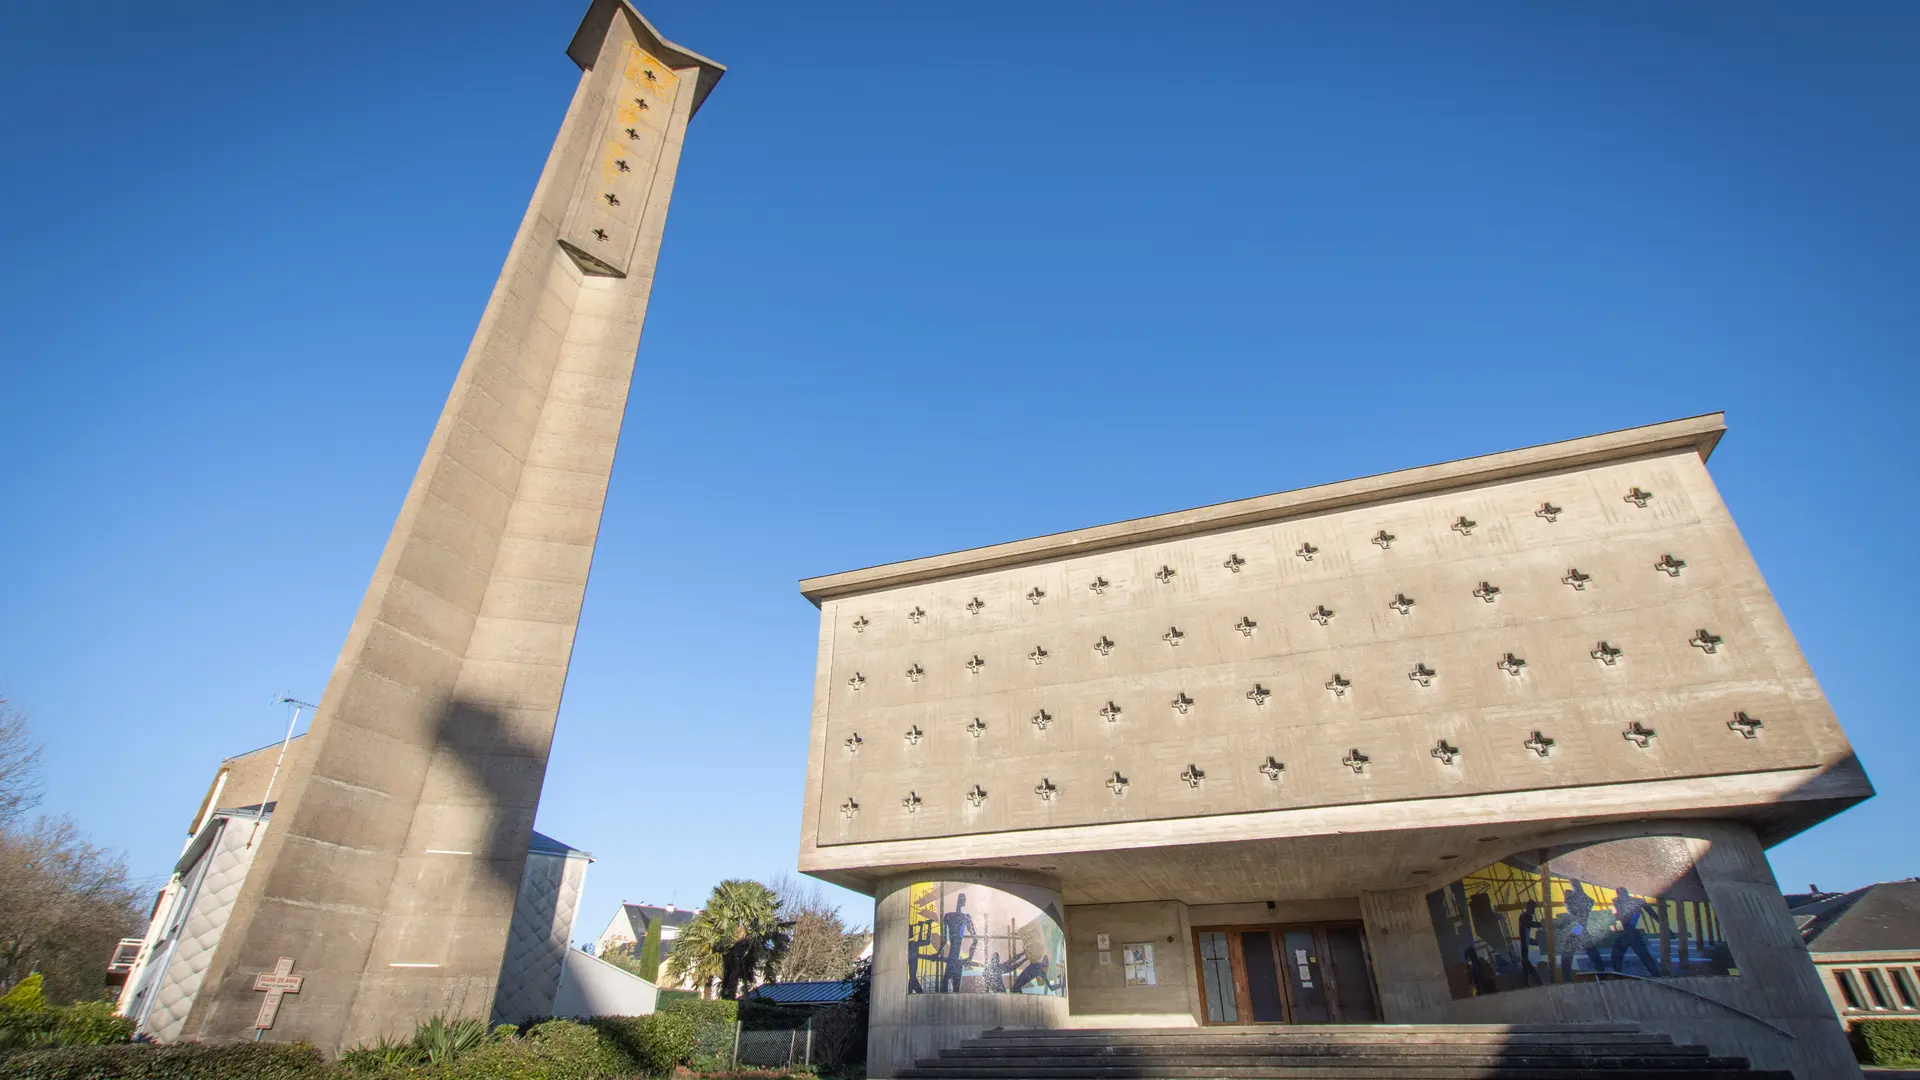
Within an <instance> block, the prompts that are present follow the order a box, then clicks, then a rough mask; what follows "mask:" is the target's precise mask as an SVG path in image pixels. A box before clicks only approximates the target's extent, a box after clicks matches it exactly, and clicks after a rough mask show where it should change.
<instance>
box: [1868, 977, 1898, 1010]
mask: <svg viewBox="0 0 1920 1080" xmlns="http://www.w3.org/2000/svg"><path fill="white" fill-rule="evenodd" d="M1860 977H1861V978H1863V979H1865V980H1866V981H1867V995H1868V996H1869V997H1871V998H1873V1007H1874V1008H1876V1009H1890V1008H1892V1007H1893V1006H1892V1004H1891V1003H1890V1002H1889V1001H1888V1000H1887V984H1886V983H1885V982H1883V981H1881V979H1880V972H1879V971H1878V970H1877V969H1875V968H1861V969H1860Z"/></svg>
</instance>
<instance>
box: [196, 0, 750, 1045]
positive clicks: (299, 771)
mask: <svg viewBox="0 0 1920 1080" xmlns="http://www.w3.org/2000/svg"><path fill="white" fill-rule="evenodd" d="M568 53H569V55H570V56H571V57H572V58H573V59H574V61H575V62H576V63H578V64H579V65H580V67H581V68H582V74H581V78H580V83H579V86H578V88H577V89H576V91H575V93H574V97H573V102H572V105H571V106H570V107H569V109H568V111H567V116H566V120H565V122H564V123H563V124H562V126H561V129H560V134H559V137H558V138H557V139H556V141H555V143H554V147H553V151H552V153H551V154H550V156H549V157H548V159H547V163H546V167H545V169H544V170H543V172H542V173H541V176H540V180H539V183H538V185H537V186H536V188H535V189H534V194H533V199H532V202H531V204H530V205H529V206H528V209H527V213H526V216H525V218H524V219H523V220H522V222H521V225H520V230H519V233H518V234H517V235H516V236H515V238H514V242H513V247H512V249H511V250H510V251H509V253H508V255H507V261H506V267H505V269H504V270H503V271H502V272H501V275H500V279H499V282H498V284H496V285H495V287H494V292H493V296H492V298H491V299H490V300H489V302H488V304H487V308H486V311H485V313H484V314H483V315H482V316H481V320H480V326H479V329H478V331H477V332H476V334H475V335H474V339H473V344H472V346H471V348H470V349H469V350H468V353H467V357H466V360H465V362H464V363H463V364H462V365H461V367H460V371H459V373H458V375H457V376H456V377H455V379H454V383H453V390H452V392H451V393H450V394H449V395H448V399H447V404H446V407H445V409H444V410H443V411H442V413H441V414H440V419H439V423H438V424H437V425H436V426H435V428H434V431H433V435H432V438H431V439H430V440H429V442H428V444H427V450H426V454H425V457H424V458H423V460H422V461H421V463H420V469H419V472H418V473H417V474H416V476H415V478H414V482H413V486H412V488H411V490H409V491H408V493H407V497H406V501H405V502H404V503H403V504H402V506H401V509H400V515H399V520H398V521H397V523H396V524H395V526H394V530H393V533H392V535H391V536H390V537H389V539H388V541H387V546H386V549H385V551H384V553H383V554H382V555H381V557H380V561H379V564H378V565H377V567H376V568H375V570H374V574H373V580H372V582H371V583H370V584H369V585H368V587H367V592H366V596H365V598H364V599H363V600H362V601H361V605H360V609H359V612H358V614H357V615H356V616H355V618H354V621H353V625H352V626H351V627H350V628H349V630H348V633H347V639H346V643H345V645H344V646H343V647H342V649H341V653H340V658H339V660H338V662H337V663H336V664H335V667H334V670H333V675H332V677H331V678H330V679H329V680H328V683H327V689H326V693H325V694H324V696H322V698H321V699H320V708H319V710H318V711H317V713H316V714H315V716H314V721H313V728H312V731H311V733H310V734H309V735H308V737H307V739H306V740H305V741H306V752H305V754H304V755H303V757H302V759H301V760H300V762H299V763H298V764H297V766H296V767H295V768H293V769H291V770H290V772H289V775H288V777H287V781H286V784H285V786H284V788H283V789H282V790H283V794H281V796H280V799H279V807H278V810H277V811H276V813H275V816H274V827H273V828H272V829H270V830H268V831H267V833H266V834H265V838H264V841H263V846H262V848H261V850H260V854H259V856H258V859H257V861H256V863H255V865H254V868H253V871H252V872H251V874H250V875H249V877H248V880H247V882H246V885H245V886H244V888H243V890H242V892H241V895H240V898H239V900H238V901H237V902H236V904H235V907H234V911H233V915H232V917H231V919H230V921H229V923H228V927H227V930H226V933H225V934H224V935H223V937H222V938H221V942H220V945H219V948H218V950H217V952H216V953H215V956H214V959H213V962H212V965H211V967H210V968H209V970H208V974H207V979H206V981H205V983H204V987H203V989H202V990H201V992H200V994H199V996H198V997H197V998H196V1000H195V1002H194V1005H193V1008H192V1011H191V1013H190V1014H189V1017H188V1020H187V1024H186V1030H185V1037H187V1038H191V1039H199V1040H222V1039H233V1038H250V1037H252V1035H253V1029H254V1017H255V1014H256V1011H257V1010H258V1007H259V1003H260V995H259V994H258V993H256V992H255V991H254V989H253V981H254V977H255V975H256V973H258V972H262V971H270V970H272V969H273V967H274V965H275V962H276V960H278V959H279V958H281V957H287V958H290V959H291V960H292V961H293V965H294V974H297V975H300V976H303V977H304V979H305V982H304V985H303V986H302V987H301V989H300V992H299V993H298V994H291V995H288V996H287V997H286V998H285V1000H284V1001H283V1002H282V1003H281V1006H280V1010H279V1015H278V1019H277V1022H276V1023H275V1024H274V1026H273V1028H272V1029H271V1030H270V1031H269V1032H267V1036H266V1037H267V1038H270V1039H273V1040H276V1041H292V1040H302V1041H307V1042H312V1043H314V1044H315V1045H317V1046H320V1047H321V1048H323V1049H327V1050H335V1051H337V1050H340V1049H344V1048H346V1047H349V1046H352V1045H354V1044H356V1043H359V1042H362V1041H365V1040H367V1039H371V1038H373V1037H375V1036H378V1035H380V1034H383V1033H384V1034H404V1033H408V1032H410V1031H411V1030H412V1028H413V1025H414V1023H415V1022H416V1021H418V1020H421V1019H424V1018H425V1017H427V1016H429V1015H431V1014H435V1013H440V1014H446V1015H450V1016H475V1017H480V1018H483V1019H484V1018H485V1017H486V1016H487V1015H488V1013H489V1011H490V1010H491V1008H492V1006H493V1001H494V997H495V991H496V987H497V985H498V981H499V974H500V970H501V963H502V958H503V954H504V951H505V945H506V939H507V932H508V926H509V923H510V921H511V919H512V916H513V909H514V897H515V893H516V891H517V890H518V887H519V885H520V881H521V877H522V872H523V870H524V865H525V861H526V857H527V842H528V838H529V835H530V833H531V830H532V827H533V817H534V810H535V808H536V806H537V805H538V803H539V798H540V787H541V783H542V781H543V779H544V777H545V773H546V765H547V751H548V748H549V746H550V744H551V742H552V738H553V728H554V721H555V717H556V715H557V713H558V710H559V706H560V693H561V688H562V686H563V685H564V683H565V680H566V673H567V663H568V660H569V658H570V656H571V654H572V650H573V636H574V632H575V630H576V628H577V626H578V624H579V617H580V605H581V600H582V596H583V594H584V592H585V589H586V582H587V571H588V568H589V566H590V565H591V563H592V560H593V551H594V542H595V539H596V537H597V535H598V532H599V527H600V514H601V508H602V505H603V503H604V501H605V498H606V490H607V480H608V477H609V475H610V474H611V471H612V468H613V456H614V449H615V447H616V445H617V443H618V441H619V437H620V426H621V421H622V419H623V417H624V415H625V410H626V404H627V393H628V389H629V387H630V385H631V383H632V378H633V365H634V358H635V350H636V349H637V348H638V346H639V342H640V329H641V324H642V322H643V320H644V319H645V317H646V309H647V301H648V297H649V294H650V293H651V290H652V285H653V272H654V266H655V264H656V262H657V260H658V254H659V247H660V240H661V236H662V233H663V230H664V229H665V226H666V215H667V206H668V202H669V200H670V199H671V197H672V193H673V183H674V177H675V173H676V170H677V167H678V164H679V159H680V149H681V144H682V141H683V140H684V137H685V134H686V128H687V123H688V120H689V119H690V118H691V116H692V115H693V111H694V109H695V108H696V107H697V106H698V104H699V102H700V101H701V99H702V98H704V96H705V94H706V93H707V91H709V90H710V89H711V88H712V86H713V83H714V82H715V81H716V80H717V79H718V78H719V76H720V73H721V71H722V69H721V68H720V67H719V65H717V64H714V63H713V62H712V61H709V60H706V59H704V58H702V57H700V56H698V55H697V54H694V53H689V52H687V51H686V50H684V49H680V48H678V47H677V46H674V45H673V44H672V43H670V42H667V41H665V40H664V39H662V38H660V37H659V35H658V34H656V33H655V32H654V31H653V29H652V27H650V26H648V25H647V23H646V22H645V20H643V19H641V18H640V16H639V15H638V13H637V12H635V11H633V9H632V8H631V7H629V6H627V5H626V3H625V2H624V0H594V3H593V5H592V7H591V8H590V9H589V11H588V13H587V16H586V19H585V21H584V22H583V23H582V25H581V27H580V31H579V33H578V34H577V35H576V37H575V39H574V41H573V44H572V46H571V47H570V48H569V49H568Z"/></svg>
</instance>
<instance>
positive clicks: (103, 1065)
mask: <svg viewBox="0 0 1920 1080" xmlns="http://www.w3.org/2000/svg"><path fill="white" fill-rule="evenodd" d="M0 1065H3V1066H4V1071H5V1074H6V1075H7V1077H9V1080H241V1078H245V1080H334V1078H335V1077H337V1076H338V1075H339V1074H338V1073H337V1072H336V1071H335V1070H333V1069H331V1068H329V1067H328V1066H327V1064H326V1062H325V1060H324V1059H322V1058H321V1056H320V1052H319V1051H318V1050H315V1049H314V1048H313V1047H311V1046H306V1045H303V1044H298V1043H294V1044H282V1043H222V1044H219V1045H213V1046H206V1045H200V1044H197V1043H185V1044H182V1045H179V1046H148V1045H139V1044H129V1045H123V1046H63V1047H59V1048H57V1049H51V1050H28V1051H24V1052H22V1053H16V1054H9V1055H8V1056H7V1057H6V1058H5V1059H4V1062H0Z"/></svg>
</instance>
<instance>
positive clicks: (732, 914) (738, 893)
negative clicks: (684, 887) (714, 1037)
mask: <svg viewBox="0 0 1920 1080" xmlns="http://www.w3.org/2000/svg"><path fill="white" fill-rule="evenodd" d="M791 939H792V933H791V924H790V923H788V922H786V921H784V920H782V919H781V918H780V898H779V896H777V895H775V894H774V891H773V890H772V889H769V888H767V887H766V886H765V885H762V884H760V883H759V882H757V881H738V880H729V881H723V882H721V883H720V884H718V885H716V886H714V887H713V895H712V896H710V897H708V898H707V906H706V908H705V909H704V910H702V911H701V912H700V914H698V915H695V916H694V917H693V919H692V921H690V922H688V923H687V924H686V925H685V926H683V927H681V928H680V939H679V940H678V941H676V942H674V945H673V953H672V955H670V956H668V957H667V963H666V972H667V975H668V976H669V977H671V978H676V979H679V978H691V979H692V980H693V981H694V982H696V983H698V984H699V985H701V986H702V987H705V986H708V985H710V984H711V983H712V982H713V981H714V979H716V978H717V979H718V980H719V982H720V996H721V997H723V998H728V999H732V998H734V997H737V996H738V995H739V992H740V987H741V985H742V984H751V983H752V982H753V981H754V979H755V978H756V977H757V976H758V975H759V974H760V973H761V972H763V971H767V970H770V969H772V968H773V967H775V966H777V965H778V964H779V962H780V960H781V958H783V957H784V956H786V953H787V944H788V942H789V941H791Z"/></svg>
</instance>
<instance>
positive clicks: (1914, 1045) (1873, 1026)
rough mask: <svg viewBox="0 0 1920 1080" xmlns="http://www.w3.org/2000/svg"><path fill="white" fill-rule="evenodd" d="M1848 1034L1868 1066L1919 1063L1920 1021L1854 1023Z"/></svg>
mask: <svg viewBox="0 0 1920 1080" xmlns="http://www.w3.org/2000/svg"><path fill="white" fill-rule="evenodd" d="M1848 1034H1849V1035H1851V1036H1852V1038H1853V1047H1854V1050H1855V1051H1856V1052H1857V1053H1858V1054H1859V1056H1860V1060H1861V1061H1864V1062H1866V1063H1867V1064H1868V1065H1917V1064H1920V1019H1914V1020H1855V1021H1854V1022H1853V1025H1852V1027H1851V1028H1850V1029H1849V1031H1848Z"/></svg>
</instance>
